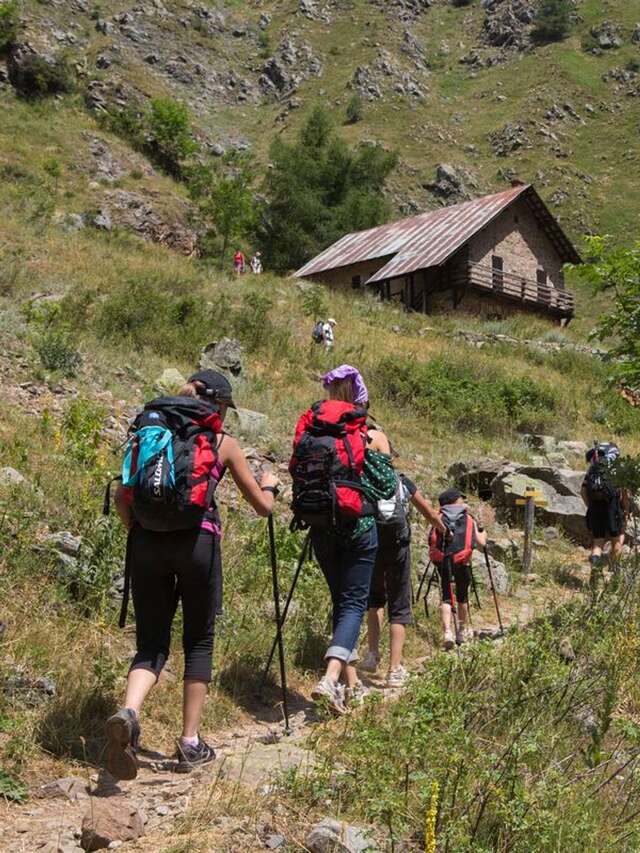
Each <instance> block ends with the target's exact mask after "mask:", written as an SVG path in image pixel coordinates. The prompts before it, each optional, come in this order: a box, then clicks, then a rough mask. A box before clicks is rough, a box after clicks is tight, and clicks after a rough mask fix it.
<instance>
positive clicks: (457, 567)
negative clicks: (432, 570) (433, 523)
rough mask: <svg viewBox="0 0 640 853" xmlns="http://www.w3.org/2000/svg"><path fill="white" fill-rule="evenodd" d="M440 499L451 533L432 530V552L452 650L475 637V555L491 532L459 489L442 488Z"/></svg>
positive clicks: (447, 645)
mask: <svg viewBox="0 0 640 853" xmlns="http://www.w3.org/2000/svg"><path fill="white" fill-rule="evenodd" d="M438 502H439V504H440V518H441V520H442V521H443V523H444V525H445V526H446V528H447V531H448V535H447V536H443V535H442V533H440V532H438V531H437V530H435V529H433V530H432V531H431V535H430V537H429V556H430V558H431V561H432V563H433V564H434V565H435V566H436V568H437V570H438V573H439V575H440V584H441V591H442V605H441V611H440V612H441V615H442V630H443V633H444V647H445V649H447V650H449V649H452V648H453V646H454V644H455V643H457V644H458V645H462V643H466V642H469V641H470V640H472V639H473V629H472V628H471V622H470V619H469V584H470V583H471V558H472V555H473V549H474V548H475V547H476V546H479V547H480V548H484V547H485V546H486V544H487V534H486V533H485V531H484V530H483V529H482V528H481V527H479V526H478V524H477V522H476V520H475V519H474V518H473V516H472V515H471V513H470V512H469V508H468V507H467V505H466V504H465V502H464V495H463V494H462V493H461V492H460V491H458V489H447V490H446V491H444V492H442V494H441V495H440V496H439V498H438ZM452 621H453V625H452ZM454 628H455V632H454Z"/></svg>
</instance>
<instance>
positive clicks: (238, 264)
mask: <svg viewBox="0 0 640 853" xmlns="http://www.w3.org/2000/svg"><path fill="white" fill-rule="evenodd" d="M245 264H246V260H245V257H244V254H243V253H242V252H241V251H240V249H238V250H237V252H236V253H235V255H234V256H233V269H234V270H235V274H236V275H242V274H243V273H244V270H245Z"/></svg>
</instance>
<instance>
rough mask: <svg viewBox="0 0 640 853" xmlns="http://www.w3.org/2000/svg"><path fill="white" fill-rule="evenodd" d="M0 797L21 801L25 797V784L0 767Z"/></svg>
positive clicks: (15, 801)
mask: <svg viewBox="0 0 640 853" xmlns="http://www.w3.org/2000/svg"><path fill="white" fill-rule="evenodd" d="M0 797H2V798H3V799H6V800H9V801H12V802H14V803H23V802H24V801H25V800H26V799H27V786H26V785H25V784H24V783H23V782H21V781H20V780H18V779H16V778H14V777H13V776H11V775H10V774H9V773H7V772H6V771H5V770H2V769H1V768H0Z"/></svg>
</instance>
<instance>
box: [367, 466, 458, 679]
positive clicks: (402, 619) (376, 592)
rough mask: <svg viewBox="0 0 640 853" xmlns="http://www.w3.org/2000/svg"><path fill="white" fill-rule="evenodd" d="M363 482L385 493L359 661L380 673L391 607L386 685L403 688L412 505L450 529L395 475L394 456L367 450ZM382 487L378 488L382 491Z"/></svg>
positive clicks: (378, 515)
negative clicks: (381, 646) (386, 610)
mask: <svg viewBox="0 0 640 853" xmlns="http://www.w3.org/2000/svg"><path fill="white" fill-rule="evenodd" d="M363 479H364V480H365V482H366V481H367V480H371V481H373V482H374V483H376V484H380V485H381V486H382V485H383V484H386V494H387V495H388V493H389V491H391V490H392V493H391V497H387V496H386V495H385V496H384V497H381V498H380V500H378V503H377V513H376V523H377V527H378V553H377V556H376V563H375V566H374V569H373V578H372V580H371V590H370V592H369V605H368V606H369V610H368V613H367V628H368V631H367V642H368V646H369V648H368V651H367V653H366V655H365V656H364V658H363V659H362V661H361V663H360V669H362V670H364V671H365V672H376V671H377V669H378V665H379V663H380V650H379V644H380V631H381V627H382V622H383V619H384V608H385V606H387V605H388V608H389V629H390V634H391V637H390V639H391V643H390V660H389V672H388V675H387V687H402V686H403V685H404V683H405V681H406V680H407V677H408V672H407V670H406V669H405V668H404V667H403V666H402V652H403V649H404V643H405V640H406V636H407V627H406V626H407V625H410V624H411V623H412V622H413V618H412V615H411V545H410V543H411V524H410V522H409V505H410V504H413V506H415V507H416V508H417V510H418V512H420V513H421V514H422V515H423V516H424V517H425V518H426V519H427V521H428V522H429V523H430V524H431V525H433V526H434V527H435V528H436V529H437V530H439V531H440V532H441V533H445V532H446V527H445V526H444V524H443V523H442V521H441V520H440V516H439V515H438V513H437V512H436V510H435V509H434V508H433V507H432V506H431V504H430V503H429V501H428V500H427V499H426V498H425V497H424V496H423V495H422V494H421V493H420V491H419V490H418V488H417V486H416V485H415V484H414V483H412V482H411V480H409V479H408V478H407V477H405V475H404V474H396V472H395V470H394V468H393V465H392V462H391V456H389V455H388V454H386V453H381V452H379V451H375V450H371V451H367V453H366V455H365V463H364V476H363ZM383 491H384V489H382V488H381V489H380V492H383Z"/></svg>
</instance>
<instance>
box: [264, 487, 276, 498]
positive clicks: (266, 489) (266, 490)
mask: <svg viewBox="0 0 640 853" xmlns="http://www.w3.org/2000/svg"><path fill="white" fill-rule="evenodd" d="M260 488H261V489H262V491H263V492H271V494H272V495H273V496H274V498H277V497H278V495H279V494H280V489H279V488H278V487H277V486H260Z"/></svg>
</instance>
